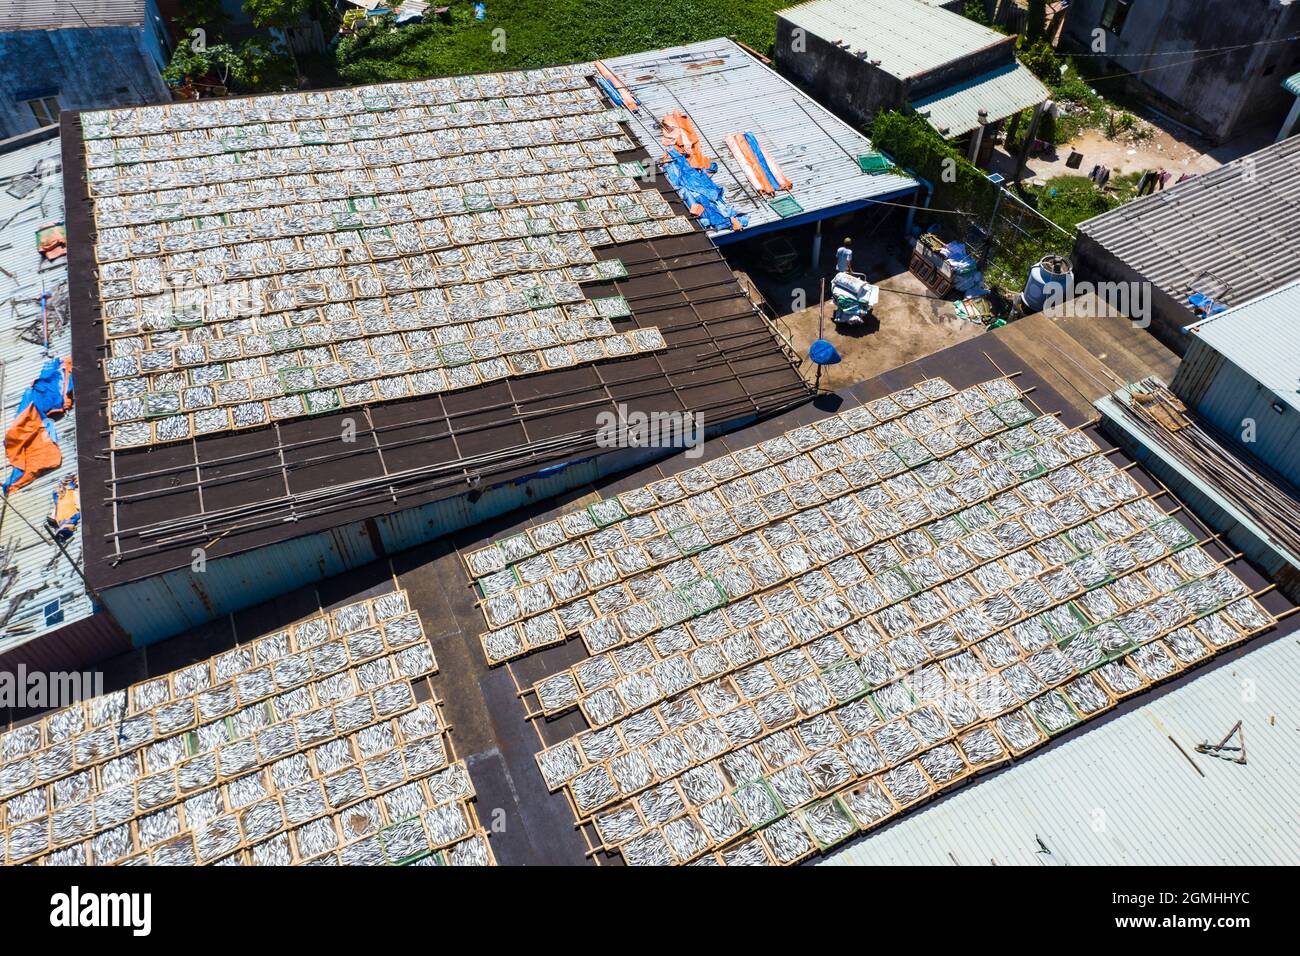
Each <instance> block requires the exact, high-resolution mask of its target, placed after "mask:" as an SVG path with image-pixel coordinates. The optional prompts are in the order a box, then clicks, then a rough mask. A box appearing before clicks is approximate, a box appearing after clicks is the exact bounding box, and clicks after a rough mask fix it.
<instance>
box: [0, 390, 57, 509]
mask: <svg viewBox="0 0 1300 956" xmlns="http://www.w3.org/2000/svg"><path fill="white" fill-rule="evenodd" d="M5 456H6V457H7V458H8V459H9V463H10V464H11V465H13V466H14V467H15V468H17V469H19V470H21V471H22V476H21V477H20V478H18V480H17V481H15V482H14V483H13V484H12V485H10V486H9V488H8V489H7V490H9V491H13V490H14V489H15V488H21V487H22V486H23V485H26V484H30V483H31V482H33V481H35V480H36V479H37V478H39V477H40V476H41V475H43V474H45V473H46V472H47V471H49V470H50V469H52V468H58V467H59V465H61V464H63V453H62V452H60V451H59V446H58V443H56V442H55V441H54V440H53V439H52V438H50V433H49V432H48V431H46V428H45V421H44V420H43V419H42V418H41V413H40V412H39V411H37V410H36V406H35V405H28V406H27V407H26V408H25V409H24V410H23V412H22V414H21V415H19V416H18V417H17V418H15V419H14V423H13V424H12V425H10V426H9V430H8V431H7V432H5Z"/></svg>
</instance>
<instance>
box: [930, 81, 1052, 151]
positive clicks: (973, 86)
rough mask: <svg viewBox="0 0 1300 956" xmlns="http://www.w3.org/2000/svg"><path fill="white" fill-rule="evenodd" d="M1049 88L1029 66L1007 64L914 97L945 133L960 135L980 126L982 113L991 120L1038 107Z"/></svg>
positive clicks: (993, 121)
mask: <svg viewBox="0 0 1300 956" xmlns="http://www.w3.org/2000/svg"><path fill="white" fill-rule="evenodd" d="M1048 95H1049V94H1048V90H1047V87H1045V86H1044V85H1043V84H1042V83H1040V82H1038V77H1036V76H1034V74H1033V73H1031V72H1030V71H1029V69H1028V67H1024V66H1021V65H1020V64H1019V63H1008V64H1007V65H1006V66H1000V67H998V68H997V69H996V70H990V71H989V72H987V73H983V74H981V75H979V76H976V77H973V78H972V79H969V80H965V81H964V82H961V83H958V84H956V85H954V86H950V87H948V88H947V89H946V90H941V91H939V92H938V93H935V94H933V95H931V96H927V97H925V98H923V99H919V100H913V101H912V109H914V110H916V111H917V112H918V113H920V114H921V115H922V116H924V117H925V118H926V119H927V120H929V121H930V125H931V126H933V127H934V128H935V129H937V130H938V131H939V132H940V133H942V134H943V135H944V136H961V135H962V134H964V133H969V132H970V131H971V130H973V129H975V128H976V127H977V126H979V112H980V110H985V111H986V112H987V113H988V122H990V123H996V122H997V121H998V120H1002V119H1006V118H1007V117H1008V116H1014V115H1015V114H1016V113H1019V112H1020V111H1021V110H1023V109H1028V108H1029V107H1031V106H1037V105H1038V104H1039V103H1041V102H1043V100H1045V99H1047V97H1048Z"/></svg>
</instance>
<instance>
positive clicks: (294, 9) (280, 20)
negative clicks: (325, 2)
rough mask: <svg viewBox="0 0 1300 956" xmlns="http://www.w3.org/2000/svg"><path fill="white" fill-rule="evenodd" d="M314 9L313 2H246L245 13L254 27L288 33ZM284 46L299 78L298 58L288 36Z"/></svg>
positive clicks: (289, 0) (307, 0) (261, 0)
mask: <svg viewBox="0 0 1300 956" xmlns="http://www.w3.org/2000/svg"><path fill="white" fill-rule="evenodd" d="M311 8H312V0H244V12H245V13H247V14H248V15H249V17H251V18H252V20H253V26H255V27H260V28H261V29H263V30H280V31H284V32H285V33H286V34H287V31H289V30H290V29H292V28H293V27H295V26H297V25H298V22H299V21H300V20H302V18H303V17H304V16H306V14H307V11H309V10H310V9H311ZM284 45H285V46H286V47H288V50H289V57H290V59H292V60H293V69H294V72H295V73H297V74H298V75H299V76H301V75H302V71H301V70H300V69H298V57H297V55H296V54H295V53H294V52H293V44H292V43H290V42H289V38H288V36H287V35H286V36H285V37H284Z"/></svg>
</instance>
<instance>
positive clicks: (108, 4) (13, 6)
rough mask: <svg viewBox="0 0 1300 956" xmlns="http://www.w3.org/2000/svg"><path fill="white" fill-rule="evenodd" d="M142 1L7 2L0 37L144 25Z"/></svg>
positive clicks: (1, 14) (0, 14) (0, 13)
mask: <svg viewBox="0 0 1300 956" xmlns="http://www.w3.org/2000/svg"><path fill="white" fill-rule="evenodd" d="M144 5H145V0H10V2H9V3H7V4H4V5H3V6H4V9H0V33H7V32H9V31H12V30H66V29H76V28H85V27H127V26H136V25H137V24H141V23H144Z"/></svg>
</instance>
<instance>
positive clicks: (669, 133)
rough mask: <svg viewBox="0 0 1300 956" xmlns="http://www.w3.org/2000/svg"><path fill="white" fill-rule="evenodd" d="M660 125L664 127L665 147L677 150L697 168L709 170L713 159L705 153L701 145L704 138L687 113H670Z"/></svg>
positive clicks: (663, 141)
mask: <svg viewBox="0 0 1300 956" xmlns="http://www.w3.org/2000/svg"><path fill="white" fill-rule="evenodd" d="M659 125H660V127H661V128H662V134H661V136H660V142H662V143H663V144H664V149H675V150H677V152H679V153H681V154H682V155H683V156H685V157H686V161H687V162H688V163H690V164H691V166H692V167H694V168H695V169H703V170H706V171H707V170H708V169H709V167H710V166H712V165H713V160H711V159H709V157H707V156H705V155H704V150H703V149H702V148H701V146H700V144H701V143H702V142H703V140H704V138H703V137H702V136H700V131H699V130H698V129H697V128H696V126H695V123H693V122H692V121H691V118H690V117H689V116H687V115H686V114H685V113H669V114H668V115H667V116H665V117H664V118H663V119H661V120H660V121H659Z"/></svg>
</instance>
